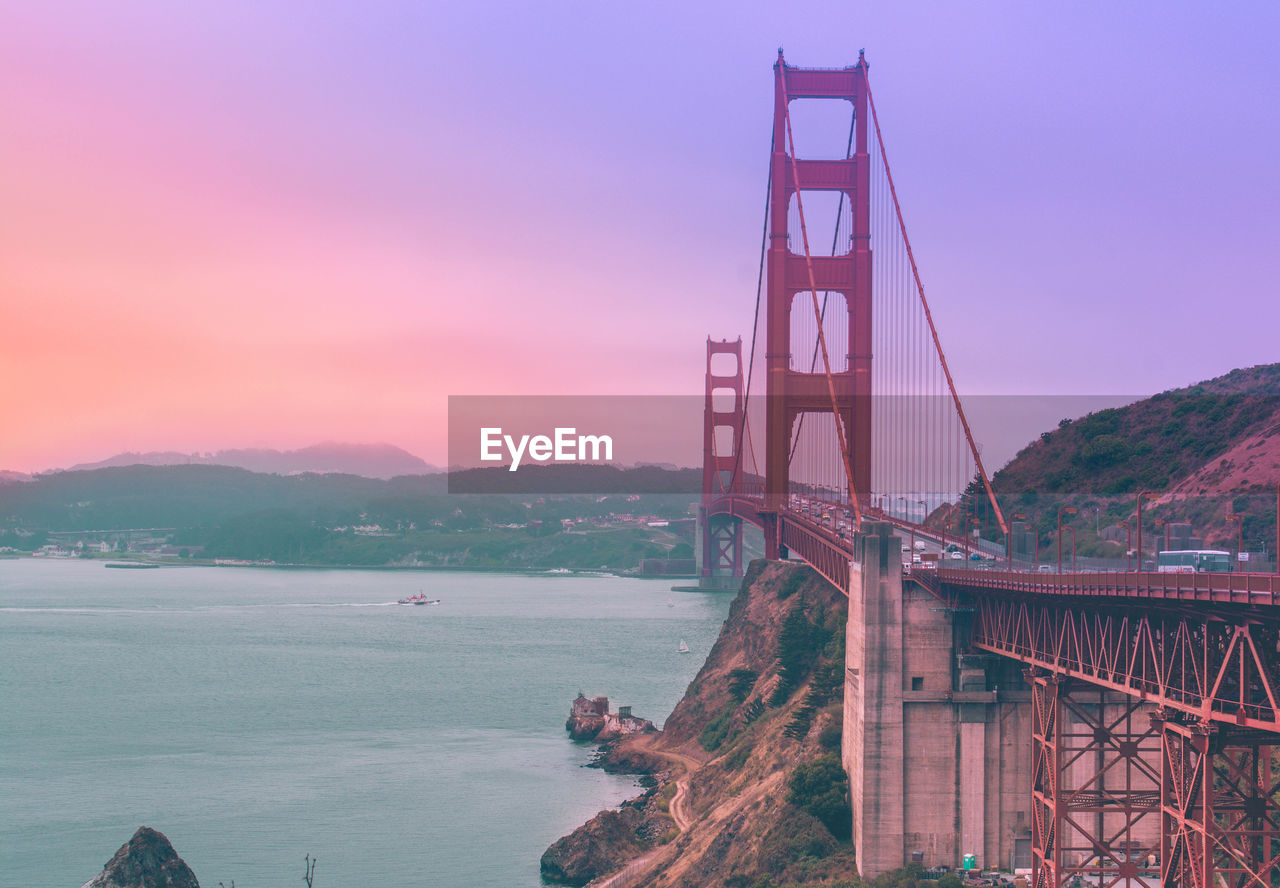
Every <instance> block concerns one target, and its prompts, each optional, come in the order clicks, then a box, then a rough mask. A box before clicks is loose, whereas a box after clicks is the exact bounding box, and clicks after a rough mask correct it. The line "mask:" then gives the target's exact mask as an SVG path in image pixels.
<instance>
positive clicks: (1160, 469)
mask: <svg viewBox="0 0 1280 888" xmlns="http://www.w3.org/2000/svg"><path fill="white" fill-rule="evenodd" d="M991 481H992V486H993V488H994V489H995V491H996V494H997V496H998V497H999V499H1000V502H1001V505H1002V507H1003V508H1004V511H1005V512H1006V514H1007V515H1009V516H1016V515H1023V516H1025V520H1027V521H1029V522H1031V523H1032V524H1033V525H1034V526H1035V527H1036V528H1037V529H1038V531H1039V533H1040V537H1041V545H1046V544H1048V543H1050V542H1051V540H1052V539H1053V537H1052V534H1053V533H1055V532H1056V516H1057V508H1058V506H1067V507H1071V508H1075V509H1077V510H1078V511H1077V512H1076V513H1075V517H1074V518H1073V517H1071V515H1070V514H1068V515H1067V516H1066V522H1065V523H1066V524H1068V525H1069V526H1071V527H1074V528H1075V529H1076V531H1077V536H1078V540H1079V542H1080V546H1079V548H1080V551H1081V553H1082V554H1087V555H1097V556H1107V557H1123V553H1124V548H1125V540H1126V532H1125V531H1124V530H1123V529H1120V530H1119V531H1118V532H1117V530H1116V525H1117V523H1118V522H1124V521H1132V519H1133V518H1134V517H1135V515H1136V498H1137V495H1138V493H1139V492H1140V491H1146V492H1149V493H1151V494H1152V497H1151V498H1150V500H1149V502H1151V505H1150V507H1149V511H1148V508H1147V507H1144V510H1143V511H1144V516H1143V517H1144V524H1145V526H1146V527H1147V528H1148V531H1147V532H1148V534H1149V536H1148V539H1151V536H1150V534H1151V533H1152V528H1154V526H1155V521H1156V520H1160V521H1162V522H1167V523H1170V524H1172V523H1190V524H1191V525H1192V532H1193V534H1194V536H1195V537H1197V538H1199V539H1201V540H1203V542H1204V543H1205V544H1206V545H1213V546H1222V547H1228V548H1231V549H1234V548H1235V545H1236V537H1237V527H1236V526H1235V523H1234V521H1233V520H1232V519H1230V518H1228V516H1232V515H1234V516H1239V517H1240V519H1241V522H1242V527H1240V528H1239V537H1240V539H1241V542H1242V544H1243V546H1244V548H1245V549H1246V550H1252V551H1254V552H1261V551H1264V550H1265V551H1268V552H1270V551H1273V550H1274V546H1275V538H1274V537H1275V510H1276V505H1275V496H1276V486H1277V484H1280V364H1267V365H1262V366H1257V367H1250V368H1246V369H1240V370H1233V371H1232V372H1230V373H1228V374H1226V375H1225V376H1220V377H1218V378H1216V379H1210V380H1206V381H1204V382H1201V383H1198V384H1196V385H1193V386H1188V387H1186V388H1181V389H1174V390H1171V391H1167V392H1161V393H1160V394H1158V395H1154V396H1153V397H1150V398H1147V399H1145V400H1142V401H1137V402H1135V403H1133V404H1129V405H1127V406H1124V407H1117V408H1113V409H1108V410H1100V411H1098V412H1096V413H1090V414H1088V415H1087V416H1083V417H1080V418H1078V419H1075V420H1063V422H1062V423H1060V424H1059V427H1058V428H1057V429H1055V430H1053V431H1050V432H1046V433H1044V434H1043V435H1041V436H1040V438H1039V439H1038V440H1036V441H1034V442H1032V443H1031V444H1029V445H1028V446H1026V447H1025V448H1023V449H1022V450H1021V451H1020V452H1019V453H1018V454H1017V456H1016V457H1015V458H1014V459H1013V460H1012V461H1010V462H1009V464H1008V465H1006V466H1005V467H1004V468H1002V469H1000V471H998V472H996V474H995V475H994V476H993V477H992V479H991ZM970 493H971V494H976V493H977V491H976V489H975V488H971V490H970ZM978 499H981V498H980V497H978ZM979 512H980V515H981V517H982V518H983V519H984V535H987V536H988V537H990V538H998V536H999V535H998V533H997V532H996V529H995V525H994V520H993V519H992V518H991V516H990V515H988V514H983V513H982V509H981V507H980V508H979ZM1107 537H1110V539H1107ZM1228 544H1230V545H1228ZM1144 550H1145V551H1148V553H1149V552H1150V549H1149V548H1148V547H1146V546H1144Z"/></svg>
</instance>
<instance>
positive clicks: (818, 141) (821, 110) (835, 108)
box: [789, 97, 854, 231]
mask: <svg viewBox="0 0 1280 888" xmlns="http://www.w3.org/2000/svg"><path fill="white" fill-rule="evenodd" d="M789 111H790V114H791V134H792V137H793V138H794V139H795V149H796V157H798V158H800V157H802V158H805V159H806V160H845V159H847V158H849V157H852V156H853V131H854V119H853V103H852V102H850V101H849V100H848V99H845V98H842V97H836V98H812V99H805V98H793V99H792V100H791V107H790V109H789ZM808 213H809V199H808V197H806V198H805V215H808ZM795 230H796V231H799V230H800V229H799V226H798V225H797V227H796V229H795Z"/></svg>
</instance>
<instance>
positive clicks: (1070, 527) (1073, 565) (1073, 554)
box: [1067, 525, 1076, 573]
mask: <svg viewBox="0 0 1280 888" xmlns="http://www.w3.org/2000/svg"><path fill="white" fill-rule="evenodd" d="M1067 530H1069V531H1071V572H1072V573H1075V572H1076V529H1075V527H1074V525H1068V526H1067Z"/></svg>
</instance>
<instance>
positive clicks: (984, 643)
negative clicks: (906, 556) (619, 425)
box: [708, 494, 1280, 733]
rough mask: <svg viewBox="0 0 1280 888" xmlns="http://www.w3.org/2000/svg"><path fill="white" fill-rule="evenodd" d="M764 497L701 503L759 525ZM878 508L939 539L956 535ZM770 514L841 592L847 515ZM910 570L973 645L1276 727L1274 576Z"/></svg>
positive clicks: (845, 578)
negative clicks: (953, 613) (959, 614)
mask: <svg viewBox="0 0 1280 888" xmlns="http://www.w3.org/2000/svg"><path fill="white" fill-rule="evenodd" d="M762 505H763V503H762V500H761V499H760V498H759V497H752V496H748V495H741V494H738V495H729V496H724V497H720V498H718V499H716V500H714V501H712V502H711V503H709V504H708V514H720V515H732V516H734V517H736V518H739V519H742V520H744V521H748V522H750V523H752V524H755V525H757V526H763V525H764V523H765V520H766V518H767V516H768V515H769V513H768V512H766V511H765V510H763V509H762ZM876 517H877V519H881V520H884V521H887V522H888V523H890V524H893V525H894V526H895V527H896V528H898V529H909V530H911V531H912V532H913V533H914V534H915V535H916V537H917V538H920V539H930V540H932V541H934V542H936V543H938V544H940V545H944V546H945V545H947V544H960V543H963V540H959V539H956V538H953V537H950V536H948V535H946V534H939V533H938V532H936V531H933V530H930V529H927V528H923V527H920V526H918V525H914V524H911V523H909V522H905V521H901V520H896V519H891V518H889V517H888V516H876ZM777 518H778V522H777V523H778V528H779V530H778V532H779V541H780V543H781V544H782V545H784V546H786V548H787V550H788V551H789V552H790V553H792V554H793V555H795V556H796V557H799V558H800V559H801V560H803V561H805V562H807V563H808V564H809V565H810V566H812V567H813V568H814V569H815V570H816V571H817V572H818V573H819V574H821V575H822V576H823V577H824V578H825V579H826V580H827V581H828V582H830V583H831V584H832V585H834V586H835V587H836V588H838V589H840V590H841V592H842V593H844V594H845V595H848V594H849V588H850V561H851V559H852V558H853V551H854V548H853V539H852V533H851V532H848V531H847V530H846V527H847V525H846V524H845V523H844V522H841V521H840V520H839V519H836V520H834V521H833V520H828V521H825V522H824V521H823V520H821V518H820V517H819V518H816V519H815V517H813V515H812V513H811V512H810V513H808V514H807V513H806V512H805V511H803V510H797V509H785V510H782V511H781V512H780V513H779V514H778V516H777ZM987 564H989V562H988V563H987ZM906 580H910V581H912V582H915V583H917V584H918V585H919V586H921V587H922V588H924V589H925V590H927V591H928V592H929V593H930V594H932V595H934V596H935V597H937V598H938V599H939V601H940V602H941V603H942V604H944V605H945V606H947V607H952V608H959V609H963V610H967V611H970V612H972V613H973V623H972V637H971V639H970V643H971V644H972V646H973V647H974V648H975V649H978V650H984V651H988V652H990V653H993V654H998V655H1000V656H1003V657H1011V658H1013V659H1016V660H1020V661H1021V662H1023V663H1026V664H1027V665H1028V666H1031V667H1035V668H1037V669H1040V670H1043V671H1045V672H1047V673H1049V674H1051V675H1054V676H1058V677H1060V678H1064V679H1065V678H1077V679H1081V680H1083V681H1085V682H1088V683H1091V684H1093V685H1096V686H1099V687H1103V688H1107V689H1110V690H1114V691H1119V692H1121V693H1124V694H1126V695H1128V696H1131V697H1136V698H1138V699H1140V700H1142V701H1144V702H1147V703H1151V704H1154V705H1156V706H1160V707H1163V708H1165V709H1168V710H1171V711H1174V712H1179V713H1183V714H1184V715H1186V716H1190V717H1192V718H1193V719H1197V720H1200V721H1204V722H1209V721H1213V722H1220V723H1228V724H1231V725H1235V726H1238V727H1242V728H1254V729H1260V730H1263V731H1268V732H1277V733H1280V575H1276V574H1251V573H1222V574H1208V573H1193V574H1173V573H1156V572H1151V571H1117V572H1103V573H1061V574H1059V573H1049V574H1046V573H1039V572H1024V571H1013V570H1001V569H990V568H989V567H988V566H987V565H983V567H981V568H969V567H961V568H957V567H937V568H934V567H928V568H923V567H922V566H920V565H915V566H914V569H912V566H911V565H904V581H906Z"/></svg>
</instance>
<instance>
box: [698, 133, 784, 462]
mask: <svg viewBox="0 0 1280 888" xmlns="http://www.w3.org/2000/svg"><path fill="white" fill-rule="evenodd" d="M775 144H776V136H775V135H774V133H773V127H769V175H768V176H766V177H765V186H764V226H763V228H762V229H761V231H760V268H759V270H758V271H757V272H756V311H755V318H754V319H753V321H752V323H751V354H750V355H749V356H748V358H747V384H746V387H745V390H744V392H743V395H742V422H741V423H740V424H739V427H738V440H737V441H735V442H734V449H735V452H734V455H733V474H732V475H730V476H729V483H730V484H732V483H733V480H734V479H735V478H737V477H738V469H739V467H740V466H741V465H742V439H743V436H744V433H745V435H747V436H749V435H750V434H751V430H750V429H749V428H747V405H748V404H750V403H751V377H752V376H754V375H755V366H756V332H757V331H758V330H759V329H760V291H761V290H763V289H764V257H765V246H766V245H767V244H768V243H769V198H770V196H771V192H772V190H773V149H774V146H775ZM738 360H739V362H741V360H742V358H741V356H739V358H738ZM739 366H741V364H739ZM712 446H713V447H714V441H713V442H712ZM753 454H754V450H753ZM759 471H760V467H759V466H756V472H757V473H759Z"/></svg>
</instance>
